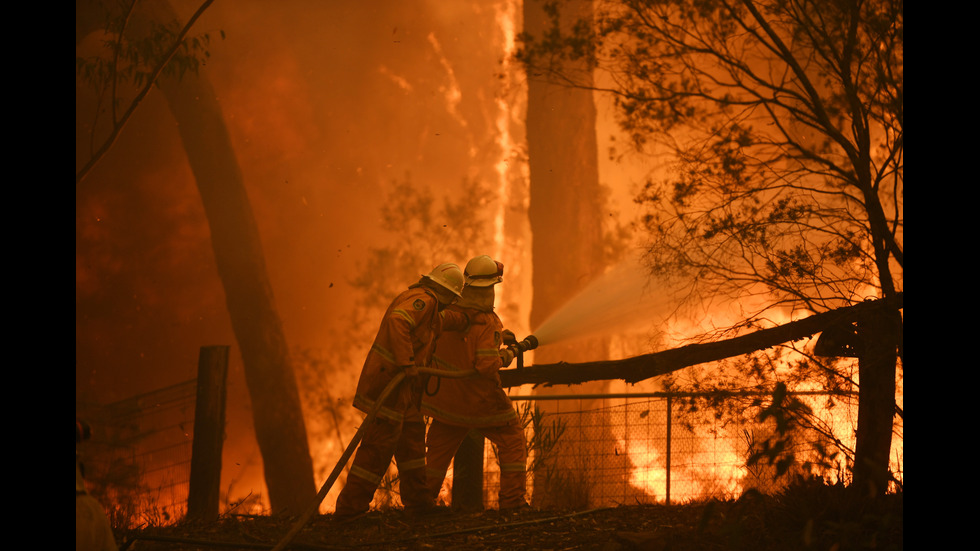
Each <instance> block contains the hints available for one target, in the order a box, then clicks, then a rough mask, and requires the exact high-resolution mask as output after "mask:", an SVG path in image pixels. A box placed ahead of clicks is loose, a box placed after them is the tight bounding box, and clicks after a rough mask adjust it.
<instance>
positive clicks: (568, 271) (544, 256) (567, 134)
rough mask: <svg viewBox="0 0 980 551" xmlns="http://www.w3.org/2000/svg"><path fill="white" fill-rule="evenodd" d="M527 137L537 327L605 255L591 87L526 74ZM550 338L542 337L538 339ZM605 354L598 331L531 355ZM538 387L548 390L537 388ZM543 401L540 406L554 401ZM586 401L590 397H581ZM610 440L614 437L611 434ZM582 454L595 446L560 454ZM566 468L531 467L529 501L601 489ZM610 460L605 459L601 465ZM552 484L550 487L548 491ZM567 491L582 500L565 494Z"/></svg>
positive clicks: (532, 14)
mask: <svg viewBox="0 0 980 551" xmlns="http://www.w3.org/2000/svg"><path fill="white" fill-rule="evenodd" d="M543 4H544V3H543V2H542V0H526V1H525V3H524V30H525V31H526V32H528V33H530V34H532V35H535V36H541V35H543V34H544V32H545V30H546V29H547V28H548V27H549V26H550V24H551V22H550V20H549V19H548V17H547V15H546V13H545V10H544V8H543ZM561 16H562V25H570V24H572V23H574V22H575V21H577V20H579V19H588V20H591V18H592V2H591V1H590V0H575V1H573V2H570V3H568V4H565V5H563V8H562V12H561ZM574 70H576V71H577V72H578V73H579V74H582V75H583V79H587V78H591V77H590V76H588V75H589V68H588V67H586V66H584V65H583V64H579V66H577V67H575V68H574ZM526 124H527V126H526V128H527V130H526V132H527V143H528V164H529V169H530V180H531V186H530V190H531V191H530V205H529V208H528V218H529V221H530V226H531V233H532V239H533V243H532V259H533V272H532V290H533V300H532V305H531V315H530V325H531V328H532V330H534V329H538V328H540V327H541V324H542V323H544V322H545V321H546V320H547V319H548V317H549V316H550V315H551V314H552V313H553V312H555V311H556V310H558V309H559V308H560V307H561V306H562V305H563V304H564V303H565V302H567V301H568V300H569V299H571V298H572V297H574V296H575V294H576V293H577V292H578V291H580V290H581V289H582V288H583V287H585V286H586V285H587V284H589V283H590V282H591V281H592V280H594V279H595V278H596V277H598V276H599V275H601V274H602V273H603V271H604V269H605V265H604V258H603V231H602V207H603V196H604V195H603V193H602V190H601V186H600V184H599V167H598V148H597V145H596V108H595V103H594V100H593V97H592V92H591V91H590V90H585V89H581V88H571V87H564V86H559V85H556V84H552V83H549V82H546V81H544V80H542V79H535V78H534V77H533V75H532V76H529V77H528V101H527V123H526ZM545 344H549V343H542V345H545ZM607 355H608V341H607V340H606V339H604V338H590V339H579V340H577V341H574V342H571V343H562V344H557V345H549V346H545V347H544V348H541V349H538V350H537V351H535V353H534V358H535V362H549V361H559V360H562V361H578V360H581V359H584V358H602V357H606V356H607ZM607 387H608V383H607V382H606V381H600V382H592V383H589V384H587V385H585V386H583V387H582V388H581V389H580V390H581V391H582V392H583V393H600V392H604V391H605V390H606V389H607ZM539 391H541V392H545V393H547V392H550V391H549V390H546V389H539ZM552 406H553V403H552V402H544V403H542V404H541V405H540V407H542V409H545V410H546V411H547V409H548V408H549V407H552ZM582 407H583V408H585V409H587V408H589V407H590V404H588V403H583V404H582ZM574 430H576V429H575V427H569V430H568V431H567V432H566V435H565V438H566V439H568V440H570V441H580V442H590V441H591V442H597V441H601V437H598V438H597V435H594V434H593V435H589V436H588V437H585V436H583V435H577V434H573V431H574ZM609 441H610V442H612V440H611V439H610V440H609ZM566 455H567V457H588V456H593V457H594V456H595V454H589V453H587V452H585V453H583V452H582V451H581V450H580V451H579V452H578V453H569V454H566ZM556 467H557V468H558V469H559V470H564V471H565V472H564V473H562V474H561V475H560V476H559V477H558V479H557V480H552V481H551V482H552V483H553V484H552V485H554V484H557V485H559V486H561V488H547V487H546V486H547V485H548V482H546V481H543V480H542V479H541V478H540V477H539V476H538V475H537V474H535V481H534V501H535V503H536V504H537V505H540V506H548V505H556V504H560V505H562V506H572V507H575V506H583V507H584V506H588V505H589V504H590V503H589V502H590V501H592V500H590V498H589V494H590V492H593V491H601V489H597V488H583V489H582V491H580V492H579V491H575V490H574V489H573V488H572V486H575V485H576V483H577V482H579V480H578V477H585V478H587V477H588V475H589V473H588V472H587V470H588V468H591V467H597V468H603V467H600V466H597V465H588V466H585V465H572V464H567V465H558V466H556ZM604 467H608V466H604ZM553 490H554V491H553ZM569 499H572V500H579V501H581V502H574V503H573V502H569Z"/></svg>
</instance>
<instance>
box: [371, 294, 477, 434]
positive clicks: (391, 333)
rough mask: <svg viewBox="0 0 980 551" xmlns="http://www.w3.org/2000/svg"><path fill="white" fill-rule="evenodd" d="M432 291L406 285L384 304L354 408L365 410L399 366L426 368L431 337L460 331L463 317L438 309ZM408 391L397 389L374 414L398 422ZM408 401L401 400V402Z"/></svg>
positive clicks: (430, 357) (403, 410)
mask: <svg viewBox="0 0 980 551" xmlns="http://www.w3.org/2000/svg"><path fill="white" fill-rule="evenodd" d="M438 306H439V301H438V300H437V299H436V296H435V294H434V293H433V292H432V291H430V290H429V289H427V288H425V287H424V286H422V285H420V284H416V285H413V286H411V287H409V288H408V289H407V290H406V291H404V292H402V293H401V294H400V295H398V296H397V297H396V298H395V300H394V301H392V303H391V305H389V306H388V309H387V311H385V315H384V317H383V318H382V320H381V327H380V328H379V329H378V334H377V336H376V337H375V339H374V343H373V344H372V345H371V350H370V351H369V352H368V355H367V358H365V360H364V366H363V367H362V368H361V376H360V378H359V379H358V381H357V390H356V391H355V394H354V407H356V408H357V409H359V410H361V411H363V412H365V413H368V412H370V411H371V409H372V408H373V407H374V403H375V400H376V399H377V398H378V396H380V394H381V392H382V391H383V390H384V388H385V386H387V385H388V383H389V382H390V381H391V379H392V378H394V376H395V374H396V373H398V372H399V370H402V369H410V370H411V369H412V368H416V367H429V366H431V365H432V353H433V350H434V348H435V339H436V337H438V336H439V334H440V333H442V331H443V330H444V329H451V330H456V331H459V330H463V329H465V328H466V326H467V319H466V317H465V316H464V315H463V314H461V313H460V312H458V311H449V310H448V309H446V310H442V311H441V312H440V310H439V307H438ZM411 398H412V395H411V393H404V392H398V393H395V394H393V395H392V396H391V398H389V399H388V401H387V402H386V403H385V404H384V405H382V406H381V408H380V409H379V410H378V414H377V415H378V417H379V418H383V419H389V420H392V421H402V420H403V417H404V413H405V410H406V408H408V407H409V406H410V405H411V404H410V402H411ZM406 401H407V402H409V403H402V402H406Z"/></svg>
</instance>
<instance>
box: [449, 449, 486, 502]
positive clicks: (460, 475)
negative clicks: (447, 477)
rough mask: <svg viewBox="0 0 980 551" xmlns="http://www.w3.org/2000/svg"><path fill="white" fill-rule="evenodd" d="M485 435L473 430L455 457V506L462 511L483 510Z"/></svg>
mask: <svg viewBox="0 0 980 551" xmlns="http://www.w3.org/2000/svg"><path fill="white" fill-rule="evenodd" d="M483 450H484V437H483V435H482V434H481V433H480V432H479V431H475V430H471V431H470V432H469V434H467V435H466V438H464V439H463V442H462V443H461V444H460V445H459V449H458V450H456V456H455V457H454V458H453V508H454V509H459V510H461V511H482V510H483Z"/></svg>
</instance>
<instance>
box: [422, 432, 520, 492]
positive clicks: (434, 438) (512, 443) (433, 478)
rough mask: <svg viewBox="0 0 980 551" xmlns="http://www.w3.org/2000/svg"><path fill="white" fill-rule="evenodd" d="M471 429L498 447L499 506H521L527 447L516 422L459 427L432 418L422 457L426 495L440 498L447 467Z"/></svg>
mask: <svg viewBox="0 0 980 551" xmlns="http://www.w3.org/2000/svg"><path fill="white" fill-rule="evenodd" d="M471 430H476V431H478V432H479V433H481V434H483V436H485V437H486V438H487V439H488V440H490V441H491V442H493V443H494V444H496V445H497V456H498V458H499V460H500V494H499V500H500V507H501V508H506V507H516V506H518V505H521V504H522V503H524V496H525V493H526V491H527V477H526V476H525V470H526V467H527V446H526V444H525V440H524V429H523V428H522V427H521V425H520V423H519V422H518V421H517V420H514V421H511V422H509V423H507V424H506V425H501V426H497V427H462V426H458V425H449V424H447V423H443V422H441V421H438V420H436V419H433V420H432V423H431V424H430V425H429V434H428V436H427V437H426V448H427V449H426V455H425V463H426V478H427V479H428V481H429V496H430V497H431V498H432V499H435V498H437V497H438V496H439V491H440V490H441V489H442V482H443V480H444V479H445V478H446V471H447V470H448V469H449V464H450V463H451V462H452V460H453V456H454V455H456V450H458V449H459V445H460V444H462V442H463V439H464V438H466V435H467V434H468V433H469V432H470V431H471Z"/></svg>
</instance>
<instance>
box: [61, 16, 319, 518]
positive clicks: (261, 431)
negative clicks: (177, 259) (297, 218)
mask: <svg viewBox="0 0 980 551" xmlns="http://www.w3.org/2000/svg"><path fill="white" fill-rule="evenodd" d="M90 9H91V8H90ZM95 9H97V8H95ZM78 11H79V10H78V6H77V5H76V13H77V12H78ZM150 18H159V19H160V20H170V19H176V14H175V12H174V11H173V9H172V8H171V6H170V5H169V4H168V3H167V2H166V1H164V0H158V1H157V2H152V3H151V2H144V3H143V4H141V5H140V6H139V7H138V8H137V10H136V13H135V14H134V19H133V20H132V22H131V24H130V27H129V29H130V30H131V32H132V33H133V35H136V34H138V33H139V32H140V31H141V30H144V29H147V28H148V24H149V22H150ZM95 21H98V19H96V20H95ZM77 22H78V18H76V23H77ZM97 30H99V29H98V28H91V29H87V31H88V32H94V31H97ZM78 31H79V29H76V35H77V36H78V35H79V33H78ZM144 32H145V31H144ZM85 34H87V33H85ZM133 35H130V36H129V38H130V39H132V38H133ZM158 85H159V87H160V89H161V90H162V91H163V93H164V95H165V96H166V98H167V102H168V104H169V106H170V110H171V112H172V113H173V115H174V118H175V119H176V122H177V125H178V127H179V131H180V136H181V140H182V141H183V144H184V149H185V151H186V152H187V158H188V161H189V163H190V165H191V169H192V171H193V173H194V177H195V179H196V182H197V186H198V190H199V191H200V194H201V200H202V202H203V205H204V210H205V213H206V215H207V219H208V224H209V226H210V228H211V243H212V246H213V249H214V256H215V261H216V264H217V267H218V275H219V277H220V278H221V282H222V284H223V286H224V289H225V298H226V301H227V305H228V312H229V315H230V317H231V322H232V328H233V330H234V332H235V337H236V339H237V340H238V346H239V349H240V350H241V355H242V362H243V364H244V370H245V377H246V382H247V386H248V389H249V393H250V396H251V399H252V411H253V417H254V424H255V434H256V439H257V441H258V444H259V449H260V451H261V453H262V461H263V465H264V469H265V480H266V486H267V488H268V491H269V501H270V505H271V507H272V511H273V513H276V514H280V513H287V512H288V513H292V514H298V513H300V512H302V511H303V510H304V509H306V508H307V507H308V506H309V505H310V503H312V501H313V498H314V497H315V495H316V486H315V483H314V480H313V461H312V458H311V457H310V451H309V443H308V441H307V434H306V425H305V422H304V419H303V411H302V406H301V404H300V399H299V390H298V388H297V386H296V379H295V375H294V374H293V368H292V363H291V360H290V357H289V350H288V347H287V345H286V338H285V335H284V333H283V328H282V323H281V321H280V319H279V315H278V312H277V310H276V306H275V299H274V297H273V294H272V287H271V285H270V284H269V278H268V275H267V272H266V266H265V256H264V253H263V251H262V243H261V239H260V238H259V232H258V226H257V225H256V221H255V217H254V214H253V212H252V208H251V204H250V203H249V199H248V194H247V193H246V190H245V183H244V179H243V177H242V173H241V169H240V168H239V165H238V159H237V158H236V156H235V152H234V149H233V148H232V144H231V138H230V136H229V134H228V129H227V127H226V126H225V123H224V117H223V115H222V112H221V106H220V105H219V104H218V102H217V99H216V97H215V93H214V90H213V89H212V87H211V83H210V82H209V81H208V79H207V77H206V76H205V75H203V74H201V75H195V74H190V73H188V74H186V75H185V76H184V78H183V79H182V80H181V81H179V82H178V81H177V80H176V79H175V78H161V80H160V81H159V82H158Z"/></svg>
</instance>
